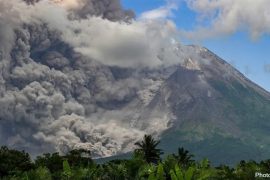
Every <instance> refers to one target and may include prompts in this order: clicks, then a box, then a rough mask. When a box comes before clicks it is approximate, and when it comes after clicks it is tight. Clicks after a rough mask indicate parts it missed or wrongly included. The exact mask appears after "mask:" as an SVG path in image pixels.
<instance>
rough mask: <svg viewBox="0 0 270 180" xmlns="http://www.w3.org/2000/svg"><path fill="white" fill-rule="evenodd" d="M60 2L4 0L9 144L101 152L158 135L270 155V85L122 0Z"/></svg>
mask: <svg viewBox="0 0 270 180" xmlns="http://www.w3.org/2000/svg"><path fill="white" fill-rule="evenodd" d="M25 2H27V3H25ZM52 2H53V1H39V0H24V1H19V2H18V1H14V0H12V1H3V0H2V1H1V0H0V9H1V7H3V8H2V9H1V11H0V12H1V13H0V15H1V16H0V24H2V25H3V26H0V40H1V44H0V145H7V146H9V147H11V148H16V149H23V150H26V151H28V152H30V153H31V155H32V156H36V155H40V154H42V153H45V152H54V151H58V152H60V153H62V154H65V153H67V152H68V151H70V150H72V149H81V148H82V149H87V150H90V151H91V153H92V156H93V157H94V158H99V157H111V156H115V155H120V154H123V153H128V152H131V151H132V150H133V149H134V143H135V142H137V141H139V140H140V139H141V138H142V137H143V135H144V134H152V135H153V136H155V137H156V138H160V139H161V142H162V143H161V148H162V149H163V150H164V151H165V152H166V153H170V152H174V151H176V150H177V148H178V147H182V146H184V147H185V148H187V149H189V150H190V151H191V152H192V153H194V154H195V155H196V157H197V158H204V157H208V158H210V160H211V161H212V162H213V163H215V164H220V163H227V164H233V163H235V162H236V161H239V160H247V159H254V160H260V159H267V158H269V156H270V138H269V137H268V135H269V130H270V93H269V92H267V91H265V90H264V89H263V88H261V87H259V86H258V85H256V84H255V83H253V82H251V81H250V80H249V79H247V78H246V77H245V76H244V75H243V74H241V73H240V72H239V71H238V70H237V69H235V68H234V67H233V66H231V65H230V64H228V63H227V62H226V61H224V60H222V59H221V58H219V57H218V56H217V55H215V54H214V53H213V52H211V51H210V50H208V49H206V48H204V47H201V46H196V45H183V44H181V43H178V42H177V41H176V40H174V38H173V36H171V34H172V33H173V32H174V31H175V26H174V25H173V23H172V22H171V21H165V22H160V21H157V22H155V21H153V22H152V21H151V22H148V21H134V13H133V12H132V11H129V10H123V9H122V7H121V4H120V1H118V0H111V1H107V0H98V1H96V0H91V1H85V0H74V1H72V2H78V3H79V5H80V6H76V7H73V6H69V7H68V8H67V7H62V6H60V5H59V4H58V3H56V4H55V3H52ZM65 2H70V1H65ZM78 3H77V4H78ZM10 8H12V10H9V9H10ZM48 12H50V13H48ZM51 14H53V15H55V17H53V16H51ZM97 16H98V17H97ZM58 18H59V19H58Z"/></svg>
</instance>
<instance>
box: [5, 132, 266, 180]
mask: <svg viewBox="0 0 270 180" xmlns="http://www.w3.org/2000/svg"><path fill="white" fill-rule="evenodd" d="M159 143H160V142H159V141H157V140H155V139H154V138H153V137H152V136H151V135H145V136H144V138H143V139H142V141H140V142H137V143H136V144H135V145H136V149H135V150H134V152H133V153H132V157H131V158H129V159H114V160H111V161H108V162H104V163H97V161H95V160H93V159H92V158H91V152H90V151H87V150H83V149H75V150H72V151H70V152H69V153H67V154H66V155H60V154H59V153H51V154H50V153H47V154H43V155H42V156H38V157H36V158H35V160H34V161H32V160H31V157H30V155H29V154H28V153H26V152H25V151H18V150H13V149H9V148H8V147H6V146H2V147H1V148H0V179H3V180H9V179H12V180H50V179H56V180H57V179H59V180H62V179H63V180H80V179H82V180H84V179H85V180H88V179H89V180H137V179H138V180H206V179H215V180H216V179H217V180H218V179H222V180H223V179H227V180H234V179H236V180H238V179H239V180H253V179H262V178H263V177H267V175H268V174H267V173H269V172H270V160H265V161H261V162H255V161H240V162H239V163H238V164H237V165H236V166H235V167H229V166H227V165H220V166H218V167H213V166H212V165H211V163H210V162H209V160H207V159H203V160H201V161H195V160H194V156H193V155H192V154H191V153H190V152H189V151H188V150H185V149H184V148H179V149H178V150H176V152H177V153H175V154H170V155H167V156H165V157H164V156H162V154H163V151H162V150H161V149H159V148H158V145H159ZM161 157H162V158H161ZM255 175H257V177H255Z"/></svg>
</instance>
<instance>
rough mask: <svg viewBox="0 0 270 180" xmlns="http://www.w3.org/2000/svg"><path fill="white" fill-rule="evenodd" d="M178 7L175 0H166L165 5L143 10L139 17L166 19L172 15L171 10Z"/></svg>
mask: <svg viewBox="0 0 270 180" xmlns="http://www.w3.org/2000/svg"><path fill="white" fill-rule="evenodd" d="M177 9H178V3H176V2H175V1H174V2H173V1H168V2H167V4H166V5H165V6H162V7H159V8H157V9H153V10H150V11H146V12H143V13H142V14H141V15H140V19H145V20H153V19H167V18H168V17H172V16H173V10H177Z"/></svg>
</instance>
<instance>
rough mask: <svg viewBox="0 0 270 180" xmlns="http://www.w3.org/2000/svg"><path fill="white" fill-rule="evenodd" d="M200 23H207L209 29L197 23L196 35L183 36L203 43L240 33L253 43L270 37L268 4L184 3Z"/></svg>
mask: <svg viewBox="0 0 270 180" xmlns="http://www.w3.org/2000/svg"><path fill="white" fill-rule="evenodd" d="M185 1H186V2H187V4H188V6H189V8H190V9H191V10H193V11H195V12H196V13H197V15H198V19H200V20H203V22H205V21H208V22H209V23H210V25H209V26H203V25H200V23H198V26H197V28H196V29H195V30H194V31H191V32H186V31H183V32H182V33H183V34H184V35H185V36H186V37H189V38H192V39H204V38H211V37H219V36H222V35H230V34H232V33H235V32H237V31H239V30H245V31H248V32H249V33H250V36H251V37H252V38H253V39H256V38H258V37H260V36H262V35H263V34H269V33H270V9H269V7H270V1H269V0H256V1H254V0H185Z"/></svg>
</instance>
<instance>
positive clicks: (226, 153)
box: [157, 46, 270, 164]
mask: <svg viewBox="0 0 270 180" xmlns="http://www.w3.org/2000/svg"><path fill="white" fill-rule="evenodd" d="M188 48H189V49H190V50H191V51H193V52H194V54H193V55H192V56H191V57H190V58H189V59H187V60H186V62H185V63H184V67H179V68H178V69H177V70H176V71H175V72H174V73H173V74H172V75H171V76H170V77H169V78H168V79H167V80H166V81H165V82H164V85H163V86H162V87H161V90H160V93H161V94H160V95H159V97H157V98H158V99H166V100H167V103H168V105H169V106H170V107H171V108H170V109H171V111H172V113H173V114H174V115H175V116H176V118H175V120H173V121H172V122H171V123H172V127H171V128H170V129H169V130H167V131H166V132H165V133H163V135H162V139H163V141H162V142H163V144H162V146H163V148H164V149H166V151H174V150H175V149H176V148H177V146H185V147H186V148H189V149H190V150H191V151H193V152H194V153H195V154H196V155H197V157H198V158H203V157H209V158H210V159H211V161H213V162H214V163H229V164H232V163H234V162H237V161H239V160H241V159H246V160H248V159H263V158H268V157H269V155H270V151H269V145H270V144H269V143H270V141H269V138H268V136H269V130H270V121H269V118H270V93H268V92H266V91H265V90H264V89H262V88H260V87H259V86H257V85H256V84H254V83H252V82H251V81H250V80H248V79H247V78H246V77H244V76H243V75H242V74H241V73H240V72H239V71H237V70H236V69H234V68H233V67H232V66H230V65H229V64H228V63H226V62H225V61H223V60H222V59H220V58H219V57H218V56H216V55H215V54H213V53H212V52H210V51H209V50H207V49H205V48H200V47H196V46H191V47H188Z"/></svg>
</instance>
